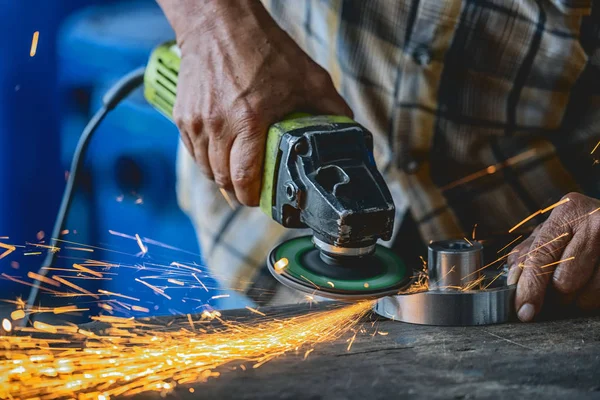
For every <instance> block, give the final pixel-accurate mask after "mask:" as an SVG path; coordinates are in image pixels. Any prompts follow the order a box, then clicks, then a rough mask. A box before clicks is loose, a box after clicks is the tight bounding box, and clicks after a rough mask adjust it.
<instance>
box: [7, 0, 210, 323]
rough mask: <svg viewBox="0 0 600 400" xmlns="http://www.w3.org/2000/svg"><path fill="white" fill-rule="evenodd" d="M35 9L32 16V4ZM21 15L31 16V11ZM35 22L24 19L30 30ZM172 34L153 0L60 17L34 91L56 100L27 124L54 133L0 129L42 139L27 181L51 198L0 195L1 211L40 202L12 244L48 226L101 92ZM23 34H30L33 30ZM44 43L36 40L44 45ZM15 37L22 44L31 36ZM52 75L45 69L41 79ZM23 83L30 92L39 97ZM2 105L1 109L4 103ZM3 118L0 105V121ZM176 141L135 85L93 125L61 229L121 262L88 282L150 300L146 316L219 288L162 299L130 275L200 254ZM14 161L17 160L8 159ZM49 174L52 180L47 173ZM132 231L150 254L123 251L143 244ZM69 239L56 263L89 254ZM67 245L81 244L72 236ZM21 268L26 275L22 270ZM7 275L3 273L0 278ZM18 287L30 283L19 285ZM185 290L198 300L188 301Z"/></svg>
mask: <svg viewBox="0 0 600 400" xmlns="http://www.w3.org/2000/svg"><path fill="white" fill-rule="evenodd" d="M105 3H106V2H105ZM35 14H36V15H38V11H36V13H35ZM61 17H62V15H61ZM58 19H59V18H58V17H57V21H58ZM23 20H24V21H27V18H25V17H24V19H23ZM36 29H37V30H40V31H41V32H40V36H41V37H43V36H42V35H44V32H43V31H42V30H41V29H39V28H38V27H36ZM36 29H33V28H30V32H29V33H31V32H33V31H34V30H36ZM173 37H174V33H173V31H172V30H171V28H170V26H169V24H168V23H167V21H166V19H165V17H164V16H163V14H162V12H161V10H160V8H159V7H158V6H157V5H156V3H155V2H154V1H153V0H137V1H122V2H115V3H112V2H111V3H110V4H101V5H94V6H91V7H87V8H84V9H82V10H80V11H77V12H75V13H73V14H71V15H70V16H69V17H68V18H67V19H66V20H65V21H64V23H63V24H62V28H61V29H60V31H58V33H57V42H56V43H57V46H56V56H52V57H50V56H48V57H47V58H48V60H47V62H48V63H49V64H56V65H57V67H56V69H55V68H54V67H51V68H50V71H51V72H52V73H54V74H55V76H57V77H58V80H57V82H54V85H53V87H52V89H50V88H46V87H44V88H42V89H40V87H39V86H38V88H37V89H38V93H37V97H38V98H39V97H40V96H43V100H44V103H50V102H51V101H53V103H52V107H51V108H50V109H48V110H43V111H45V113H44V115H46V116H47V119H45V120H44V119H43V118H42V120H40V110H39V109H36V108H35V107H34V108H33V112H32V113H31V114H30V118H29V122H30V123H31V124H34V123H37V124H38V125H45V126H46V127H47V128H49V127H50V126H51V124H52V127H53V132H54V133H53V136H52V135H50V136H48V137H43V135H40V133H39V129H41V126H40V127H26V128H22V129H21V131H23V130H24V131H26V134H27V135H30V136H29V137H28V138H27V139H25V138H23V140H21V141H20V142H19V143H20V144H19V143H15V139H14V138H11V137H10V135H9V134H7V132H6V131H4V132H2V136H1V137H2V138H3V141H4V140H5V138H9V140H10V146H9V147H11V148H12V149H19V150H18V151H19V153H21V152H23V153H24V152H30V151H31V149H30V148H26V147H25V146H24V144H25V143H24V142H25V141H28V142H29V146H32V145H33V146H35V147H36V148H37V147H38V146H39V151H40V153H43V154H44V157H46V158H45V159H43V162H38V163H37V164H36V165H34V166H30V168H29V169H30V171H28V172H26V173H24V175H25V174H26V175H25V176H24V178H25V182H23V184H24V185H32V186H33V189H32V190H36V191H37V190H40V189H41V190H42V191H46V197H47V198H44V200H43V201H42V200H41V199H40V198H39V196H35V195H34V194H33V193H32V190H30V191H28V192H26V191H21V189H20V188H16V189H15V194H16V193H18V194H19V196H21V194H22V193H28V194H26V195H25V198H23V199H20V200H17V201H14V202H13V203H10V204H2V203H0V204H1V207H0V210H2V211H4V210H6V209H8V207H9V206H10V207H15V206H17V207H23V205H20V204H27V205H26V206H25V207H31V208H32V209H35V207H39V205H40V204H42V203H43V204H44V207H43V210H40V212H38V213H37V214H39V215H36V218H40V220H41V222H40V224H39V226H40V227H39V228H38V227H36V228H32V229H30V231H28V232H26V234H21V233H20V232H19V235H18V236H17V237H16V241H15V243H17V241H20V242H22V243H23V242H25V241H26V240H35V233H36V232H37V231H38V230H40V229H42V227H43V228H44V229H45V230H46V231H47V232H49V231H50V227H51V223H52V219H53V218H54V216H55V213H56V211H57V209H58V199H59V196H60V194H61V190H62V188H63V185H64V183H63V182H64V176H63V174H64V171H65V170H68V168H69V163H70V160H71V157H72V154H73V152H74V149H75V145H76V143H77V140H78V138H79V135H80V133H81V131H82V129H83V127H84V126H85V124H86V122H87V120H88V119H89V117H90V116H91V114H92V113H93V112H94V111H95V110H96V109H98V108H99V106H100V102H101V97H102V95H103V94H104V93H105V92H106V90H107V89H108V88H109V87H110V85H111V84H112V83H114V82H115V81H116V80H117V79H119V78H120V77H121V76H122V75H124V74H126V73H127V72H129V71H131V70H132V69H135V68H137V67H139V66H142V65H144V64H145V63H146V62H147V59H148V57H149V55H150V52H151V50H152V49H153V48H154V47H155V46H156V45H158V44H159V43H161V42H164V41H166V40H170V39H172V38H173ZM26 39H27V40H28V41H30V40H31V37H30V36H28V37H27V38H26ZM24 41H25V40H23V42H24ZM9 42H10V41H9ZM42 44H43V43H42V42H41V41H40V48H41V46H42ZM20 45H21V46H26V47H27V46H28V45H29V42H28V43H27V44H25V43H20ZM26 50H29V48H28V47H27V49H26ZM26 53H27V52H26ZM27 56H29V55H28V54H27ZM36 57H37V55H36ZM32 60H33V59H32ZM32 60H27V61H28V62H31V61H32ZM35 61H38V62H39V60H35ZM9 64H10V63H9ZM0 75H1V74H0ZM0 79H2V78H0ZM49 80H50V79H48V77H46V79H45V80H44V82H47V81H49ZM45 84H47V83H45ZM2 86H3V87H4V86H5V85H2ZM22 90H25V88H22ZM27 90H28V91H27V93H25V96H26V98H27V99H29V100H31V99H32V98H36V96H35V95H33V94H32V93H31V91H29V89H27ZM51 93H54V95H51ZM2 96H3V98H7V99H11V98H12V96H14V92H11V93H3V94H2ZM47 96H53V97H54V99H48V98H46V97H47ZM4 104H6V103H5V102H3V107H2V108H1V110H2V112H6V111H7V110H6V107H5V106H4ZM59 116H60V118H59ZM3 117H4V116H2V114H0V123H2V118H3ZM3 129H4V128H3ZM36 129H37V131H36ZM47 130H48V129H47ZM58 137H59V138H60V140H58ZM178 140H179V136H178V132H177V129H176V127H175V126H174V125H173V124H172V123H171V122H169V121H168V120H167V119H165V118H164V117H162V116H161V115H160V114H159V113H158V112H156V111H155V110H154V109H153V108H152V107H151V106H150V105H148V104H147V103H146V101H145V100H144V98H143V96H142V92H141V90H138V91H137V92H136V93H134V94H133V95H132V96H130V97H129V98H128V99H126V100H125V101H123V102H122V103H121V104H120V105H119V106H118V107H117V108H116V109H115V110H113V111H112V112H111V113H110V114H109V115H108V117H107V118H106V120H105V121H104V122H103V123H102V125H101V126H100V128H99V129H98V131H97V132H96V133H95V136H94V138H93V139H92V143H91V145H90V148H89V150H88V154H87V157H86V168H85V171H84V174H83V179H81V180H80V182H78V186H77V188H78V189H77V194H76V196H75V199H74V201H73V204H72V207H71V212H70V214H69V216H68V219H67V225H66V226H67V228H68V229H69V233H68V234H67V235H66V236H65V237H64V239H65V240H69V241H72V242H74V243H85V244H89V245H93V246H95V247H97V248H96V249H94V253H93V259H94V260H103V261H107V262H108V263H114V264H115V265H120V264H122V267H115V268H114V269H111V270H110V271H111V272H113V273H114V274H115V275H113V277H112V279H111V280H98V281H97V282H92V283H91V285H92V286H90V285H87V286H86V287H88V288H90V290H93V291H95V290H96V289H104V290H108V291H111V292H117V293H122V294H125V295H129V296H132V294H135V297H136V298H138V299H140V305H143V304H152V305H153V307H147V308H149V309H150V310H149V312H146V313H144V314H142V315H146V316H147V315H165V314H171V313H173V312H178V313H190V312H198V306H199V304H202V303H206V302H207V301H209V300H210V297H211V296H212V295H214V294H215V293H214V292H212V291H210V292H209V291H206V290H204V289H200V290H198V289H185V288H182V289H181V290H179V291H174V293H176V294H175V295H171V297H172V301H167V299H164V298H161V297H160V296H158V295H157V294H156V293H155V292H153V291H152V290H150V289H148V288H147V287H144V286H142V285H140V284H139V283H136V281H135V278H136V277H139V276H141V275H140V274H142V275H143V274H144V266H145V265H150V264H152V265H154V264H161V263H162V264H165V263H166V264H168V263H170V262H172V261H175V262H186V263H189V264H190V265H194V263H198V264H199V263H200V250H199V248H198V242H197V239H196V235H195V232H194V229H193V227H192V225H191V223H190V221H189V219H188V218H187V216H185V215H184V214H183V213H182V212H181V210H180V209H179V207H178V205H177V198H176V192H175V164H176V153H177V151H176V150H177V145H178ZM59 143H60V147H59ZM1 151H3V150H2V148H1V147H0V152H1ZM28 154H30V153H28ZM12 165H13V164H12V161H11V160H7V159H5V158H4V154H3V153H0V187H2V189H1V190H3V192H4V188H5V187H7V185H6V184H4V185H2V176H3V175H2V174H4V175H8V173H10V170H11V166H12ZM14 168H15V169H18V168H22V166H21V165H14ZM37 168H44V172H43V174H42V175H44V174H45V175H44V176H45V178H44V177H42V178H43V179H44V181H43V182H41V183H39V184H38V182H37V179H36V176H40V175H36V173H35V172H34V171H32V169H37ZM19 174H21V170H19ZM50 175H52V179H48V177H49V176H50ZM11 183H12V181H11ZM0 197H1V196H0ZM0 201H2V200H0ZM5 203H6V200H5ZM19 209H20V210H21V209H22V208H19ZM23 211H24V212H23V213H21V214H22V215H21V216H19V218H20V219H21V220H20V221H18V222H19V223H22V225H24V226H32V224H34V221H31V220H27V219H26V218H25V217H24V215H26V214H27V211H28V210H23ZM0 221H2V216H0ZM15 222H16V221H13V222H12V223H9V224H6V223H2V222H0V236H2V235H4V234H6V235H7V236H11V232H12V231H14V229H15V226H16V225H17V224H16V223H15ZM36 226H37V225H36ZM4 232H6V233H4ZM32 235H33V236H32ZM135 235H138V236H139V237H140V238H141V239H142V240H144V239H148V240H144V243H145V244H146V246H147V247H148V249H149V251H148V254H145V255H143V256H140V257H138V258H136V257H132V256H126V255H124V254H134V253H135V252H136V250H137V251H139V243H138V242H137V241H136V240H132V237H134V236H135ZM11 239H12V238H11ZM154 243H158V245H153V244H154ZM161 243H162V244H165V245H167V246H162V245H160V244H161ZM168 246H172V248H171V247H168ZM66 247H67V246H65V248H63V249H62V250H61V252H60V258H59V263H67V264H68V263H69V262H71V263H72V262H73V261H72V260H81V259H82V257H90V258H91V256H90V255H85V254H83V255H82V252H81V251H80V250H77V249H70V250H69V249H66ZM69 247H75V248H76V247H77V246H76V245H75V244H72V245H71V246H69ZM174 248H177V249H181V251H180V250H175V249H174ZM102 249H104V250H102ZM27 261H29V263H28V264H27V268H28V270H36V269H37V268H38V267H39V265H37V264H36V262H38V263H39V262H41V257H40V258H33V259H32V258H31V257H30V258H29V259H28V260H27ZM154 268H156V266H154ZM198 268H200V267H198ZM150 269H152V268H150ZM20 273H21V275H24V274H25V273H23V271H20ZM145 275H148V274H147V273H146V274H145ZM200 278H202V281H203V283H204V284H205V285H206V286H207V287H208V288H214V287H215V286H216V284H215V283H214V281H213V280H212V279H210V278H208V277H207V276H200ZM5 284H6V283H5V282H3V281H1V282H0V285H2V286H4V285H5ZM19 289H20V290H21V292H25V291H26V290H25V289H24V288H22V287H21V288H19ZM190 297H191V298H193V299H194V300H195V301H186V300H185V299H186V298H190ZM182 300H183V301H182ZM45 301H46V302H48V301H50V300H45ZM144 307H146V306H144ZM91 312H92V313H94V312H96V310H92V311H91ZM132 314H133V315H136V314H135V313H132Z"/></svg>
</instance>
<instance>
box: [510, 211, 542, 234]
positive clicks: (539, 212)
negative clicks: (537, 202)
mask: <svg viewBox="0 0 600 400" xmlns="http://www.w3.org/2000/svg"><path fill="white" fill-rule="evenodd" d="M541 212H542V210H537V211H536V212H534V213H533V214H531V215H530V216H528V217H527V218H525V219H524V220H522V221H521V222H519V223H518V224H516V225H515V226H513V227H512V228H510V229H509V230H508V233H512V232H513V231H514V230H515V229H517V228H518V227H520V226H521V225H523V224H525V223H526V222H527V221H530V220H532V219H533V218H535V217H537V216H538V215H540V214H541Z"/></svg>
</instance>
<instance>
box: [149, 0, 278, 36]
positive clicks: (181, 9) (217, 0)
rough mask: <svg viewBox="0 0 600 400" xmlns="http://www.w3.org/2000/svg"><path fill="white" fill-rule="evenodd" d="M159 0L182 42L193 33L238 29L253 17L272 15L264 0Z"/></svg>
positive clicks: (258, 18)
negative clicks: (263, 3) (220, 28)
mask: <svg viewBox="0 0 600 400" xmlns="http://www.w3.org/2000/svg"><path fill="white" fill-rule="evenodd" d="M156 1H157V3H158V4H159V5H160V7H161V8H162V10H163V12H164V14H165V16H166V17H167V19H168V20H169V23H170V24H171V26H172V27H173V30H174V31H175V34H176V35H177V41H178V43H179V45H182V43H183V41H185V40H186V39H187V37H188V36H189V35H197V34H202V33H204V32H207V31H210V30H213V29H215V28H217V27H230V28H232V29H234V28H235V27H236V26H237V25H238V24H240V22H241V21H242V20H245V21H247V20H248V19H249V18H251V19H254V20H260V19H262V18H265V17H266V18H270V16H269V15H268V12H267V11H266V10H265V8H264V6H263V5H262V3H261V2H260V0H156ZM257 22H258V21H257Z"/></svg>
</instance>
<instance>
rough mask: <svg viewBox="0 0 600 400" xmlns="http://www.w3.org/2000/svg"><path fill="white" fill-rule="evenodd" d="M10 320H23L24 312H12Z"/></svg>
mask: <svg viewBox="0 0 600 400" xmlns="http://www.w3.org/2000/svg"><path fill="white" fill-rule="evenodd" d="M10 318H11V319H12V320H13V321H18V320H20V319H23V318H25V311H23V310H15V311H13V312H11V313H10Z"/></svg>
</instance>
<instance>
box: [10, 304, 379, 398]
mask: <svg viewBox="0 0 600 400" xmlns="http://www.w3.org/2000/svg"><path fill="white" fill-rule="evenodd" d="M372 305H373V303H372V302H370V301H365V302H359V303H354V304H351V305H349V306H344V307H338V308H335V309H331V310H327V311H319V312H312V313H308V314H304V315H300V316H295V317H287V318H283V319H281V318H279V319H276V320H269V321H265V322H261V323H256V324H241V323H235V322H232V321H224V320H220V321H221V323H222V324H224V328H218V329H215V330H214V331H212V332H211V333H207V334H204V333H198V332H197V331H189V330H188V329H182V328H183V327H184V326H187V323H188V322H189V321H187V320H185V319H182V320H181V321H180V322H179V323H178V324H175V325H174V326H172V327H171V328H169V329H165V327H164V326H158V325H152V324H151V323H149V322H141V321H136V320H134V319H131V318H117V317H112V316H100V317H95V318H94V319H96V320H97V321H100V322H102V323H105V324H108V325H109V328H106V329H104V330H103V333H102V336H99V335H97V334H95V333H93V332H89V331H85V330H82V329H78V328H77V327H75V326H58V325H50V324H46V323H41V322H39V321H36V322H35V325H34V329H32V328H20V329H21V331H23V332H32V333H33V332H35V331H38V332H40V331H41V332H43V333H44V337H43V339H38V338H36V337H35V336H31V335H26V336H25V335H20V336H19V335H18V336H0V348H3V349H5V351H4V353H3V354H2V356H0V398H27V399H31V398H38V399H40V400H50V399H56V398H77V399H81V400H91V399H94V400H95V399H102V398H104V399H109V398H113V397H117V396H120V395H134V394H139V393H143V392H147V391H156V392H159V393H161V394H163V395H166V394H168V393H169V392H170V391H172V390H173V389H174V388H175V387H176V386H177V385H181V384H186V383H192V382H205V381H207V380H208V379H210V378H216V377H218V376H219V375H220V373H219V372H217V371H215V370H216V369H217V368H218V367H221V366H223V365H226V364H230V363H232V362H235V361H241V362H244V363H252V364H253V368H258V367H260V366H261V365H264V364H265V363H267V362H269V361H271V360H273V359H274V358H276V357H279V356H282V355H284V354H286V353H289V352H293V351H297V350H300V349H302V350H308V351H307V352H305V353H304V355H305V357H307V356H308V354H310V350H311V349H313V348H314V346H315V345H317V344H320V343H326V342H331V341H333V340H336V339H338V338H340V337H341V336H342V335H344V334H346V333H347V332H349V331H351V330H354V335H353V336H352V339H351V340H350V343H349V345H348V350H350V348H351V346H352V344H353V343H354V340H355V339H356V336H357V330H356V329H353V328H354V327H355V326H356V325H357V323H358V322H359V321H360V319H361V318H362V316H364V315H365V313H367V312H368V311H369V310H370V309H371V307H372ZM78 343H79V344H78ZM240 368H241V369H243V370H245V367H244V368H242V367H241V366H240Z"/></svg>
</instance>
